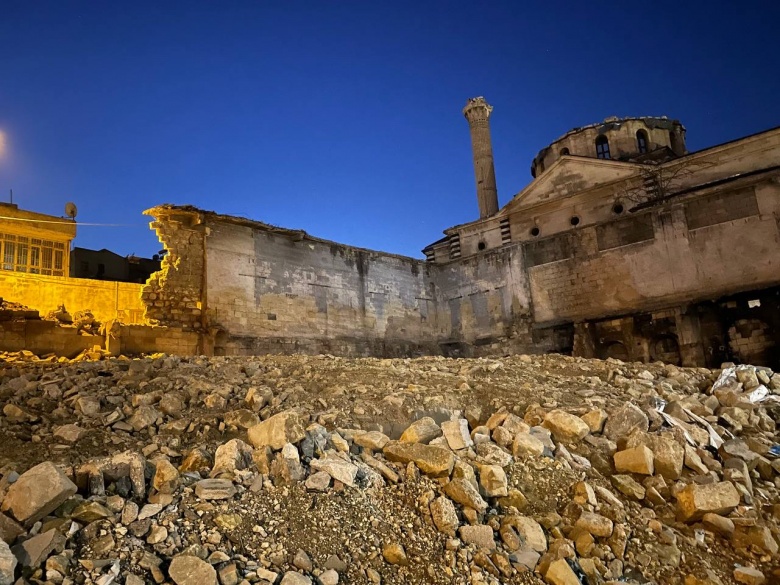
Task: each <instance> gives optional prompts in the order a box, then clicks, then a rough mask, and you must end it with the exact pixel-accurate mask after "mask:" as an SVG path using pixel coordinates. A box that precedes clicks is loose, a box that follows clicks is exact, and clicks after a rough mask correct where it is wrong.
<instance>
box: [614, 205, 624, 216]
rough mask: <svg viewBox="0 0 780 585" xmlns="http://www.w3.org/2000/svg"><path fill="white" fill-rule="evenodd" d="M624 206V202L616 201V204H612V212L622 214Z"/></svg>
mask: <svg viewBox="0 0 780 585" xmlns="http://www.w3.org/2000/svg"><path fill="white" fill-rule="evenodd" d="M623 211H624V208H623V204H622V203H615V205H613V206H612V213H614V214H615V215H620V214H621V213H623Z"/></svg>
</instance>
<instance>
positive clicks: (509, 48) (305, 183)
mask: <svg viewBox="0 0 780 585" xmlns="http://www.w3.org/2000/svg"><path fill="white" fill-rule="evenodd" d="M778 24H780V2H777V1H776V0H773V1H766V0H756V1H753V2H733V1H731V0H728V1H723V0H720V1H708V2H698V1H684V2H681V1H679V0H677V1H675V2H665V1H654V2H598V1H595V2H563V1H550V2H522V1H520V0H514V1H508V2H490V1H485V2H478V1H474V0H471V1H469V2H461V1H441V2H435V1H425V0H418V1H416V2H406V1H399V0H394V1H392V2H380V1H371V0H364V1H354V2H351V1H350V2H348V1H326V0H320V1H309V2H304V1H300V2H299V1H295V0H291V1H276V2H265V1H253V2H230V1H227V2H198V1H187V2H178V3H177V2H142V1H133V2H111V1H110V2H95V1H90V2H77V1H68V0H57V1H50V2H47V1H38V0H36V1H31V0H21V1H14V0H0V136H1V137H2V138H0V198H2V199H3V200H5V201H7V200H8V191H9V189H13V190H14V201H15V202H16V203H18V204H19V205H20V206H21V207H23V208H26V209H31V210H34V211H40V212H44V213H50V214H55V215H62V214H63V212H64V211H63V210H64V205H65V202H66V201H74V202H75V203H76V204H77V205H78V208H79V215H78V220H79V221H80V222H84V223H96V224H120V225H119V226H114V227H101V226H88V225H84V226H82V227H80V228H79V232H78V236H77V238H76V241H75V245H78V246H82V247H87V248H104V247H105V248H109V249H112V250H114V251H116V252H118V253H120V254H123V255H125V254H130V253H135V254H138V255H147V256H148V255H151V254H153V253H155V252H156V251H157V250H159V249H160V248H161V245H160V244H159V243H158V242H157V239H156V237H155V236H154V234H153V232H151V231H150V230H149V228H148V221H149V220H148V218H146V217H145V216H143V215H142V214H141V212H142V211H143V210H144V209H147V208H149V207H152V206H154V205H156V204H160V203H177V204H192V205H196V206H198V207H201V208H204V209H209V210H215V211H218V212H220V213H225V214H234V215H241V216H245V217H249V218H252V219H257V220H260V221H264V222H268V223H272V224H276V225H280V226H284V227H289V228H296V229H304V230H306V231H307V232H309V233H310V234H312V235H315V236H318V237H322V238H327V239H331V240H336V241H339V242H343V243H347V244H352V245H356V246H361V247H366V248H373V249H378V250H385V251H389V252H395V253H400V254H406V255H412V256H416V257H421V253H420V250H421V249H422V248H423V247H424V246H425V245H427V244H428V243H430V242H432V241H434V240H437V239H439V238H440V237H441V235H442V230H443V229H445V228H447V227H449V226H452V225H455V224H459V223H464V222H467V221H471V220H473V219H476V218H477V217H478V209H477V202H476V195H475V186H474V174H473V167H472V162H471V144H470V140H469V133H468V125H467V123H466V121H465V119H464V118H463V116H462V114H461V109H462V108H463V106H464V104H465V103H466V99H467V98H469V97H474V96H478V95H484V96H485V97H486V98H487V100H488V102H489V103H491V104H492V105H493V106H494V108H495V109H494V111H493V116H492V118H491V128H492V136H493V149H494V155H495V163H496V175H497V179H498V191H499V200H500V201H499V202H500V204H501V205H504V204H506V203H507V202H508V201H509V200H510V199H511V198H512V196H513V195H514V194H515V193H517V192H518V191H519V190H521V189H522V188H523V187H524V186H525V185H526V184H528V182H529V181H530V180H531V176H530V172H529V167H530V162H531V160H532V158H533V157H534V156H535V154H536V153H537V151H538V150H539V149H540V148H542V147H544V146H545V145H546V144H548V143H549V142H551V141H552V140H554V139H555V138H557V137H558V136H560V135H561V134H563V133H565V132H566V131H568V130H569V129H571V128H573V127H577V126H582V125H586V124H590V123H594V122H598V121H601V120H603V119H604V118H606V117H608V116H644V115H653V116H660V115H667V116H669V117H671V118H678V119H680V120H681V121H682V122H683V124H684V125H685V126H686V128H687V130H688V148H689V149H690V150H698V149H701V148H705V147H708V146H712V145H715V144H718V143H722V142H726V141H729V140H733V139H735V138H739V137H742V136H745V135H748V134H751V133H755V132H759V131H762V130H766V129H768V128H771V127H774V126H778V125H780V97H778V96H780V44H779V43H778V37H777V27H778Z"/></svg>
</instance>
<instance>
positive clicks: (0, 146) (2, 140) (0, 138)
mask: <svg viewBox="0 0 780 585" xmlns="http://www.w3.org/2000/svg"><path fill="white" fill-rule="evenodd" d="M6 144H7V140H6V137H5V132H3V131H2V130H0V158H2V157H4V156H5V149H6Z"/></svg>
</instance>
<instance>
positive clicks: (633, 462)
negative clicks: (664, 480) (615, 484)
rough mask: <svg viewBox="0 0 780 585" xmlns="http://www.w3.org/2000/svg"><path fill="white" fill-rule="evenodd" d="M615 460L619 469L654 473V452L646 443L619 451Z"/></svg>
mask: <svg viewBox="0 0 780 585" xmlns="http://www.w3.org/2000/svg"><path fill="white" fill-rule="evenodd" d="M614 460H615V470H617V471H620V472H629V473H638V474H641V475H653V452H652V451H651V450H650V449H648V448H647V447H645V446H644V445H640V446H639V447H634V448H633V449H626V450H624V451H618V452H617V453H615V455H614Z"/></svg>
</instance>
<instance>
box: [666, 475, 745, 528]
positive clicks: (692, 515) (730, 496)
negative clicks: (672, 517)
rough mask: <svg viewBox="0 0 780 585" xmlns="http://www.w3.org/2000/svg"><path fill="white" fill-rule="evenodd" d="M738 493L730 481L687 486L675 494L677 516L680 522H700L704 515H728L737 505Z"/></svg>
mask: <svg viewBox="0 0 780 585" xmlns="http://www.w3.org/2000/svg"><path fill="white" fill-rule="evenodd" d="M739 500H740V498H739V492H738V491H737V489H736V488H735V487H734V484H732V483H731V482H730V481H721V482H719V483H714V484H708V485H700V484H696V483H691V484H688V485H687V486H686V487H685V488H684V489H683V490H681V491H680V492H678V493H677V516H678V518H679V519H680V520H681V521H682V522H693V521H696V520H700V519H701V518H702V517H703V516H704V514H706V513H708V512H712V513H713V514H720V515H723V514H728V513H729V512H731V511H732V510H733V509H734V508H736V507H737V506H738V505H739Z"/></svg>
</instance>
